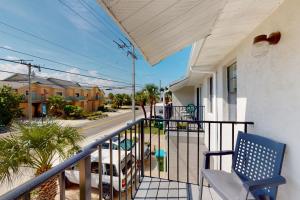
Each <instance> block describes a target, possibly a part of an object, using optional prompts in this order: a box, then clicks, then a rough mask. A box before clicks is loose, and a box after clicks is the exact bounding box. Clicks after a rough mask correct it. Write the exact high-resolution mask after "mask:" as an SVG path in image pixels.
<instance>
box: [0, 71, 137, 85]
mask: <svg viewBox="0 0 300 200" xmlns="http://www.w3.org/2000/svg"><path fill="white" fill-rule="evenodd" d="M0 72H4V73H8V74H20V75H26V76H28V74H24V73H19V72H12V71H7V70H1V69H0ZM39 78H45V79H46V78H52V77H42V76H39ZM53 78H54V77H53ZM72 82H73V81H72ZM76 83H79V84H81V86H82V87H84V86H85V85H90V86H99V87H103V88H114V89H121V88H131V86H130V85H129V86H124V85H102V84H91V83H86V82H76ZM46 85H57V84H54V83H47V84H46ZM139 87H141V86H139Z"/></svg>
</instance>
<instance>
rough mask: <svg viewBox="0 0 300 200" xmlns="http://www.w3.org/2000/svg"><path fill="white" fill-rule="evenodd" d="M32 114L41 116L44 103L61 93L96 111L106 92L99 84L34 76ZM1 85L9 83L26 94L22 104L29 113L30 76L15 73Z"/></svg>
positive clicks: (69, 100)
mask: <svg viewBox="0 0 300 200" xmlns="http://www.w3.org/2000/svg"><path fill="white" fill-rule="evenodd" d="M31 82H32V84H31V91H32V115H33V117H39V116H40V115H41V113H42V104H47V100H48V98H49V97H50V96H54V95H60V96H63V97H64V98H65V100H66V101H67V102H69V103H70V104H72V105H76V106H80V107H81V108H82V109H83V110H84V111H86V112H94V111H97V110H98V107H99V106H101V105H103V104H104V92H103V91H102V90H101V89H100V88H99V87H97V86H91V87H87V86H82V85H80V84H79V83H76V82H72V81H66V80H61V79H56V78H43V77H38V76H34V77H32V81H31ZM0 85H8V86H10V87H12V88H13V89H15V91H16V92H18V93H19V94H22V95H24V97H25V98H24V101H23V102H22V103H21V104H20V107H21V108H22V109H23V113H24V115H25V116H27V115H28V101H27V100H28V76H27V75H23V74H14V75H12V76H10V77H8V78H6V79H4V80H3V81H1V82H0Z"/></svg>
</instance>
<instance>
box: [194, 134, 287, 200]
mask: <svg viewBox="0 0 300 200" xmlns="http://www.w3.org/2000/svg"><path fill="white" fill-rule="evenodd" d="M284 151H285V144H282V143H278V142H276V141H273V140H270V139H268V138H265V137H261V136H258V135H254V134H248V133H243V132H239V133H238V137H237V141H236V147H235V151H219V152H206V153H204V167H203V169H202V170H201V174H202V177H201V183H200V200H202V191H203V179H206V180H207V182H208V184H209V186H211V187H212V188H213V189H214V190H215V191H216V193H218V194H219V195H220V197H221V198H222V199H225V200H245V199H265V200H267V199H268V200H275V199H276V195H277V189H278V186H279V185H281V184H285V183H286V180H285V178H284V177H282V176H281V175H280V173H281V167H282V162H283V157H284ZM230 154H233V161H232V173H227V172H225V171H220V170H211V169H209V165H210V157H211V156H220V155H230Z"/></svg>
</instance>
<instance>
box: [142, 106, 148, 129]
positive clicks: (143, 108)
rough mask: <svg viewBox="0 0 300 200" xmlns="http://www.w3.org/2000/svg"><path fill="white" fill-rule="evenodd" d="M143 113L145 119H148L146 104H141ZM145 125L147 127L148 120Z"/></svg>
mask: <svg viewBox="0 0 300 200" xmlns="http://www.w3.org/2000/svg"><path fill="white" fill-rule="evenodd" d="M141 107H142V110H143V113H144V117H145V119H147V113H146V109H145V104H141ZM145 125H146V126H147V120H145Z"/></svg>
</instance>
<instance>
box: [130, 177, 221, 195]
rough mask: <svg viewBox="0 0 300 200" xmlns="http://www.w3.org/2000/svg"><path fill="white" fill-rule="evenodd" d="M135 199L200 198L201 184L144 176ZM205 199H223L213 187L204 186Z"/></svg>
mask: <svg viewBox="0 0 300 200" xmlns="http://www.w3.org/2000/svg"><path fill="white" fill-rule="evenodd" d="M134 199H137V200H139V199H161V200H166V199H189V200H192V199H199V186H197V185H194V184H188V183H183V182H177V181H169V180H166V179H159V178H150V177H144V178H142V181H141V184H140V187H139V188H138V191H137V193H136V195H135V198H134ZM203 200H221V198H220V197H219V196H218V195H217V194H216V193H215V191H214V190H213V189H212V188H208V187H204V188H203Z"/></svg>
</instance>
